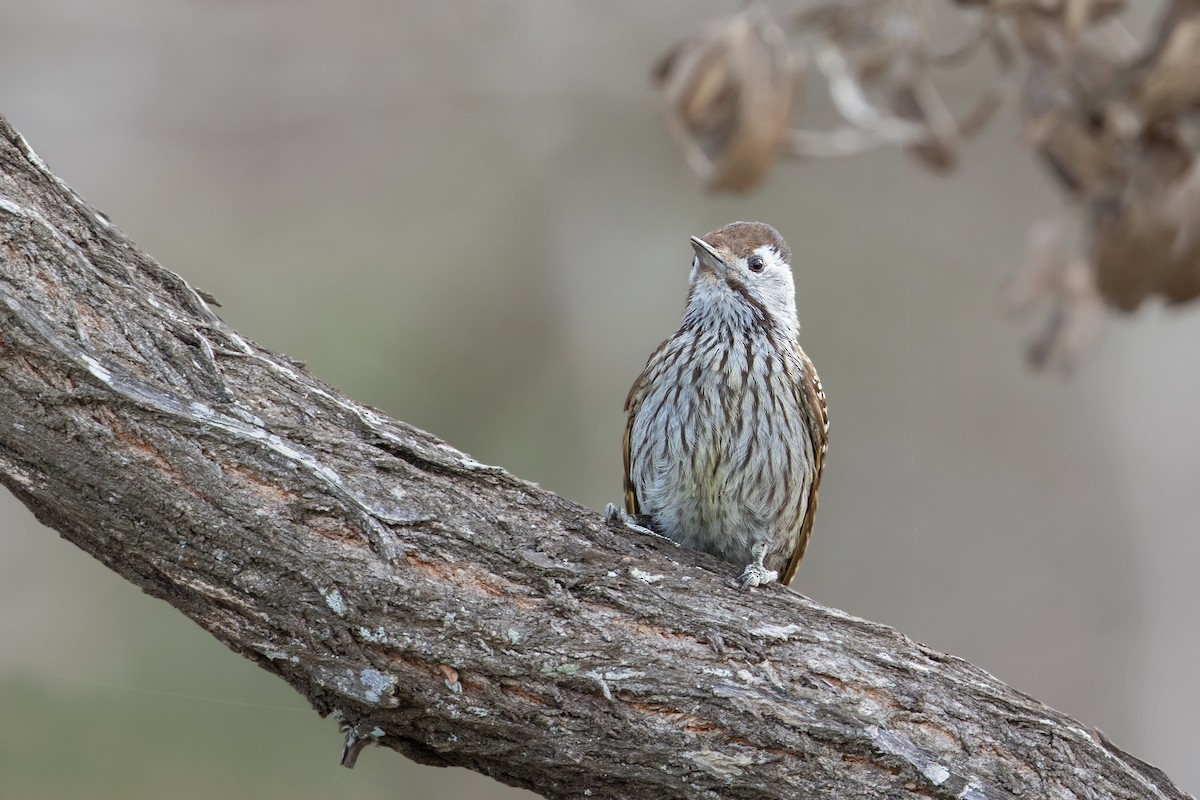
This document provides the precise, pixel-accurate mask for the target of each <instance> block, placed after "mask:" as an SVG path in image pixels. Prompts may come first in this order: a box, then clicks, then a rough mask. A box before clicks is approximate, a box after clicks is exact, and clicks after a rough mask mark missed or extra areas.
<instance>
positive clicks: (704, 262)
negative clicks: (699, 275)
mask: <svg viewBox="0 0 1200 800" xmlns="http://www.w3.org/2000/svg"><path fill="white" fill-rule="evenodd" d="M692 249H693V250H695V251H696V258H697V259H698V263H699V265H700V269H702V270H705V271H706V272H711V273H712V274H713V275H716V276H717V277H718V278H721V277H724V276H725V270H726V269H728V265H726V263H725V259H723V258H721V256H719V255H718V254H717V251H716V250H714V249H713V247H712V245H710V244H709V243H708V242H706V241H704V240H703V239H701V238H700V237H699V236H693V237H692Z"/></svg>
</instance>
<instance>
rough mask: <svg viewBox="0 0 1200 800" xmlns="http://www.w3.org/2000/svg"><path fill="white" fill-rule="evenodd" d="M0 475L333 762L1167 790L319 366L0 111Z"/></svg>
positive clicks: (497, 772) (718, 786) (721, 785)
mask: <svg viewBox="0 0 1200 800" xmlns="http://www.w3.org/2000/svg"><path fill="white" fill-rule="evenodd" d="M0 482H3V484H4V485H5V486H6V487H7V488H8V489H9V490H10V491H12V492H13V494H14V495H15V496H16V497H17V498H19V499H20V500H21V501H22V502H23V503H25V504H26V505H27V506H28V507H29V508H30V509H31V510H32V511H33V512H34V513H35V514H36V515H37V517H38V519H40V520H41V521H42V522H44V523H45V524H46V525H48V526H50V527H51V528H54V529H55V530H57V531H58V532H59V533H60V534H61V535H62V536H63V537H64V538H65V539H67V540H68V541H70V542H72V543H73V544H75V545H77V546H79V547H81V548H83V549H84V550H86V551H87V552H89V553H91V554H92V555H93V556H95V557H96V558H97V559H98V560H100V561H101V562H102V563H104V564H105V565H106V566H108V567H109V568H111V569H112V570H114V571H115V572H117V573H118V574H120V575H121V576H123V577H124V578H125V579H127V580H129V581H131V582H133V583H134V584H136V585H137V586H139V587H141V588H142V589H143V590H145V591H146V592H148V593H149V594H152V595H154V596H156V597H159V598H162V599H164V600H166V601H167V602H169V603H170V604H171V605H172V606H173V607H174V608H176V609H178V610H179V611H180V612H181V613H183V614H185V615H187V616H188V617H189V618H191V619H192V620H193V621H195V622H196V623H197V624H198V625H200V626H201V627H203V628H204V629H205V630H206V631H208V632H209V633H211V634H212V635H213V636H215V637H216V638H217V639H219V640H220V641H221V642H223V643H225V644H226V645H227V646H229V647H230V648H231V649H233V650H234V651H236V652H238V653H240V654H241V655H243V656H245V657H247V658H249V659H251V660H252V661H254V662H255V663H256V664H258V665H259V666H260V667H262V668H263V669H265V670H267V671H269V672H270V673H271V674H273V675H275V676H277V677H279V678H280V679H282V680H285V681H287V682H288V683H289V684H290V685H291V686H293V687H294V688H295V689H296V690H297V691H299V692H300V693H301V694H302V695H303V696H304V697H305V698H306V699H307V700H308V701H309V703H311V705H312V706H313V708H314V709H316V710H317V711H318V712H319V713H321V714H323V715H324V714H333V715H335V716H336V717H338V718H339V720H340V721H341V724H342V727H343V730H344V732H345V734H346V739H345V750H344V753H343V763H345V764H347V765H352V764H353V763H354V759H355V757H356V756H357V755H358V753H359V751H360V750H361V749H362V748H363V747H364V746H366V745H368V744H372V743H375V744H380V745H383V746H387V747H391V748H393V749H395V750H397V751H399V752H401V753H403V754H405V755H407V756H409V757H410V758H412V759H414V760H416V761H419V762H421V763H426V764H434V765H438V766H451V765H457V766H463V767H467V768H469V769H472V770H475V771H478V772H481V773H483V774H486V775H490V776H492V777H494V778H496V779H498V780H501V781H503V782H505V783H508V784H510V785H514V786H523V787H528V788H530V789H533V790H535V791H538V792H540V793H542V794H544V795H545V796H547V797H555V798H558V797H562V798H566V797H572V798H573V797H581V796H592V797H614V798H615V797H651V796H654V797H663V798H668V797H669V798H684V797H725V796H733V795H736V796H737V797H741V798H747V800H750V799H751V798H756V797H817V796H834V795H835V796H838V797H842V798H858V797H862V798H868V797H869V798H874V797H880V796H889V797H900V796H912V797H917V796H920V797H945V798H951V797H953V798H968V799H970V800H983V799H984V798H991V799H992V800H998V799H999V798H1008V797H1014V796H1038V797H1042V796H1046V797H1050V796H1054V797H1057V796H1064V797H1067V796H1093V795H1094V796H1104V797H1120V798H1178V799H1179V800H1182V799H1183V798H1184V797H1185V795H1184V794H1183V793H1182V792H1181V791H1180V790H1179V789H1177V788H1176V787H1175V786H1174V785H1173V784H1172V783H1171V781H1170V780H1169V779H1168V778H1167V777H1166V776H1165V775H1164V774H1162V773H1161V772H1160V771H1158V770H1157V769H1155V768H1153V767H1150V766H1149V765H1147V764H1145V763H1144V762H1142V761H1140V760H1139V759H1137V758H1134V757H1132V756H1130V755H1128V754H1127V753H1124V752H1123V751H1122V750H1120V749H1119V748H1117V747H1116V746H1114V745H1113V744H1112V743H1111V742H1110V741H1109V740H1108V739H1107V738H1106V737H1105V736H1104V735H1103V734H1101V733H1099V732H1098V731H1094V730H1089V729H1088V728H1087V727H1086V726H1084V725H1083V724H1081V723H1079V722H1077V721H1075V720H1073V719H1071V718H1069V717H1067V716H1066V715H1064V714H1061V713H1059V712H1057V711H1055V710H1053V709H1051V708H1049V707H1047V706H1045V705H1043V704H1042V703H1040V702H1038V701H1036V700H1034V699H1032V698H1030V697H1029V696H1027V695H1024V694H1022V693H1020V692H1017V691H1015V690H1013V689H1011V688H1009V687H1008V686H1006V685H1004V684H1003V683H1001V682H1000V681H999V680H997V679H996V678H994V677H992V676H991V675H989V674H987V673H985V672H983V671H982V670H980V669H978V668H976V667H974V666H972V665H971V664H969V663H967V662H966V661H963V660H961V659H957V658H954V657H951V656H946V655H944V654H941V653H938V652H936V651H934V650H932V649H930V648H928V647H925V646H923V645H920V644H917V643H915V642H913V641H911V640H910V639H908V638H906V637H904V636H902V635H900V634H898V633H896V632H895V631H894V630H892V629H890V628H887V627H885V626H883V625H879V624H876V623H871V622H867V621H865V620H862V619H858V618H855V617H852V616H850V615H848V614H845V613H843V612H840V611H836V610H834V609H829V608H825V607H823V606H820V605H817V604H816V603H813V602H812V601H810V600H808V599H806V598H804V597H802V596H800V595H798V594H795V593H793V592H790V591H787V590H786V589H784V588H783V587H780V586H771V587H766V588H764V589H763V590H761V591H755V592H752V593H747V592H738V591H734V590H732V589H730V588H729V587H728V586H727V581H728V580H729V579H730V578H732V577H733V574H734V573H733V572H732V570H731V568H730V566H729V565H727V564H724V563H721V562H717V561H716V560H715V559H713V558H711V557H709V556H706V555H704V554H701V553H697V552H693V551H690V550H684V549H679V548H675V547H674V546H672V545H670V544H669V543H667V542H666V541H665V540H663V539H660V538H658V537H651V536H640V535H635V534H632V533H630V532H629V531H625V530H610V529H608V528H606V527H604V526H603V524H602V523H601V521H600V518H599V516H598V515H596V514H594V513H592V512H590V511H589V510H588V509H586V508H582V507H580V506H577V505H575V504H573V503H570V502H568V501H566V500H564V499H562V498H560V497H558V496H556V495H554V494H552V493H550V492H547V491H544V490H541V489H539V488H538V487H536V486H534V485H532V484H529V483H526V482H524V481H521V480H519V479H517V478H515V477H513V476H511V475H509V474H508V473H507V472H505V471H503V470H501V469H497V468H494V467H487V466H485V465H483V464H480V463H478V462H476V461H474V460H473V459H470V458H469V457H467V456H465V455H464V454H462V453H460V452H458V451H457V450H454V449H453V448H451V447H449V446H448V445H446V444H445V443H443V442H441V441H439V440H437V439H436V438H434V437H432V436H431V435H429V434H426V433H424V432H422V431H419V430H417V429H415V428H413V427H411V426H408V425H405V424H404V423H401V422H398V421H395V420H392V419H389V418H387V417H386V416H385V415H383V414H382V413H379V412H377V411H375V410H373V409H370V408H367V407H365V406H363V405H361V404H359V403H357V402H355V401H354V400H352V399H351V398H349V397H346V396H345V395H343V394H341V393H339V392H337V391H336V390H334V389H332V388H330V387H328V386H325V385H323V384H321V383H320V382H319V381H318V380H316V379H315V378H313V377H312V376H311V375H309V374H308V373H307V372H305V371H304V370H303V369H302V368H300V367H299V366H298V365H297V364H296V363H295V362H292V361H291V360H289V359H286V358H284V357H281V356H278V355H276V354H274V353H270V352H268V351H266V350H263V349H262V348H259V347H257V346H256V345H254V344H253V343H251V342H249V341H248V340H246V339H245V338H244V337H242V336H241V335H239V334H238V333H237V332H235V331H234V330H233V329H232V328H231V327H230V326H228V325H227V324H225V323H224V322H223V321H222V320H221V319H220V318H218V317H217V316H216V315H215V314H214V313H213V312H212V311H211V309H210V308H209V306H208V304H207V302H206V301H205V299H204V296H203V295H201V294H200V293H198V292H196V291H195V290H194V289H192V287H190V286H189V285H188V284H187V283H185V282H184V281H183V280H182V279H181V278H180V277H179V276H178V275H176V274H174V273H172V272H169V271H167V270H165V269H163V268H162V267H161V266H159V265H158V264H157V263H155V262H154V260H153V259H151V258H150V257H149V256H148V255H146V254H145V253H143V252H142V251H141V250H140V249H138V248H137V247H136V246H135V245H134V244H133V243H132V242H131V241H129V240H128V239H127V238H126V237H125V236H124V235H123V234H121V233H120V232H119V231H118V230H117V229H116V228H115V227H113V225H112V223H111V222H110V221H109V220H108V219H107V218H105V217H104V216H103V215H101V214H100V213H98V212H97V211H95V210H94V209H92V208H91V207H90V206H88V205H87V204H86V203H85V202H84V201H83V200H81V199H80V198H79V197H78V196H77V195H76V194H75V193H74V192H73V191H72V190H71V189H70V188H69V187H68V186H67V185H66V184H65V183H63V182H62V181H61V180H59V179H58V178H57V177H55V176H54V175H53V174H52V173H51V172H50V171H49V170H48V168H47V167H46V165H45V164H44V163H43V162H42V161H41V159H39V158H38V157H37V156H36V154H34V152H33V151H32V149H30V148H29V146H28V145H27V144H26V143H25V141H24V139H23V138H22V137H21V136H20V135H19V134H18V133H16V131H14V130H13V129H12V128H11V127H9V126H8V124H7V123H6V122H5V121H4V120H2V119H0ZM178 724H183V725H186V724H187V722H186V720H184V721H182V722H180V723H178ZM330 757H331V759H332V758H333V757H334V752H333V748H331V753H330ZM132 761H133V763H135V764H136V763H137V759H136V758H135V759H132Z"/></svg>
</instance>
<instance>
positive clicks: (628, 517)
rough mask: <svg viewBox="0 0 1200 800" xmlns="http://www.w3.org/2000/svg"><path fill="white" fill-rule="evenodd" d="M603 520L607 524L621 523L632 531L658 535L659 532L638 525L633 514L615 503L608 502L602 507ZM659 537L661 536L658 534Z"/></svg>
mask: <svg viewBox="0 0 1200 800" xmlns="http://www.w3.org/2000/svg"><path fill="white" fill-rule="evenodd" d="M604 521H605V522H607V523H608V524H609V525H622V526H624V527H626V528H628V529H629V530H631V531H633V532H634V533H642V534H646V535H647V536H659V534H657V533H655V532H654V531H652V530H650V529H649V528H647V527H646V526H645V525H639V524H638V522H637V517H635V516H633V515H632V514H630V513H629V512H627V511H626V510H625V509H623V508H621V507H620V506H619V505H617V504H616V503H609V504H608V505H606V506H605V507H604ZM659 538H662V537H661V536H660V537H659Z"/></svg>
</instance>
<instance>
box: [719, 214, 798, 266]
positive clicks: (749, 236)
mask: <svg viewBox="0 0 1200 800" xmlns="http://www.w3.org/2000/svg"><path fill="white" fill-rule="evenodd" d="M700 238H702V239H703V240H704V241H705V242H707V243H708V244H709V245H711V246H712V247H713V249H714V250H718V251H720V252H722V253H727V254H729V255H731V256H733V257H734V258H746V257H747V256H749V255H750V254H751V253H753V252H754V251H755V250H757V249H758V248H760V247H762V246H763V245H764V244H769V245H771V246H772V247H773V248H774V249H775V252H776V253H778V254H779V255H780V256H781V257H782V258H783V260H784V261H785V262H787V263H788V264H789V265H791V263H792V249H791V248H790V247H788V244H787V242H785V241H784V240H783V237H782V236H781V235H780V234H779V231H777V230H775V229H774V228H772V227H771V226H770V225H768V224H767V223H765V222H731V223H729V224H728V225H723V226H721V227H720V228H717V229H716V230H715V231H710V232H709V233H706V234H704V236H702V237H700Z"/></svg>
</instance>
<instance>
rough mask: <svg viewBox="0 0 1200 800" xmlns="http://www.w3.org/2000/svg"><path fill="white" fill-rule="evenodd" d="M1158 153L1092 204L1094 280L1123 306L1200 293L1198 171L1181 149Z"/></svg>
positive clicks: (1173, 300) (1171, 300)
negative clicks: (1116, 192)
mask: <svg viewBox="0 0 1200 800" xmlns="http://www.w3.org/2000/svg"><path fill="white" fill-rule="evenodd" d="M1160 149H1164V150H1165V149H1166V148H1160ZM1155 156H1157V157H1155V158H1149V157H1147V159H1146V160H1145V161H1143V163H1142V165H1140V169H1139V176H1138V180H1137V182H1136V183H1135V184H1134V185H1133V186H1131V187H1130V188H1129V189H1128V190H1127V191H1126V192H1124V193H1122V194H1121V195H1120V196H1117V197H1112V198H1105V199H1103V200H1100V201H1097V202H1096V203H1094V204H1093V206H1092V209H1091V227H1092V231H1091V243H1090V252H1091V260H1092V263H1093V265H1094V267H1095V271H1096V284H1097V287H1098V289H1099V291H1100V293H1101V295H1102V296H1103V297H1104V299H1105V300H1107V301H1108V302H1109V303H1110V304H1112V305H1113V306H1115V307H1117V308H1119V309H1121V310H1123V311H1132V310H1133V309H1135V308H1137V307H1138V306H1139V305H1141V304H1142V302H1143V301H1144V300H1145V299H1146V298H1148V297H1152V296H1161V297H1163V298H1164V299H1165V300H1166V301H1167V302H1169V303H1183V302H1187V301H1189V300H1193V299H1195V298H1197V297H1200V236H1198V235H1197V233H1198V226H1200V173H1198V171H1197V167H1196V163H1195V162H1194V161H1191V160H1190V154H1188V153H1186V152H1184V151H1181V150H1173V151H1168V152H1162V153H1155ZM1184 158H1188V159H1189V162H1188V164H1187V166H1186V168H1185V169H1184V170H1183V171H1181V170H1180V167H1181V163H1180V162H1181V159H1184Z"/></svg>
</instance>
